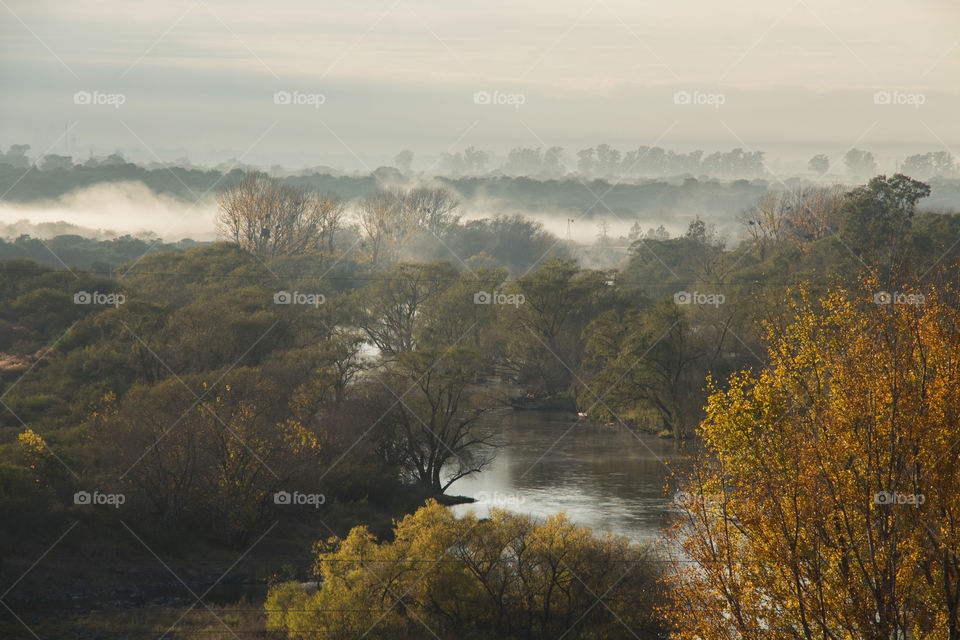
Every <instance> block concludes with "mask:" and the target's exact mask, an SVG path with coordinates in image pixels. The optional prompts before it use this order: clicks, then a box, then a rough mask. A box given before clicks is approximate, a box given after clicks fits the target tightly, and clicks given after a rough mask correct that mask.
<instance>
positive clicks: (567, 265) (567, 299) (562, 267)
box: [503, 259, 612, 397]
mask: <svg viewBox="0 0 960 640" xmlns="http://www.w3.org/2000/svg"><path fill="white" fill-rule="evenodd" d="M609 277H610V276H609V274H608V273H604V272H602V271H587V270H581V269H580V268H579V267H578V266H577V264H576V262H575V261H573V260H558V259H551V260H548V261H546V262H545V263H543V264H542V265H541V266H540V268H538V269H537V270H536V271H534V272H532V273H528V274H525V275H523V276H521V277H519V278H517V279H516V280H515V281H514V282H513V284H512V287H511V288H510V291H511V293H515V294H520V295H522V296H523V304H518V305H517V306H516V307H512V306H505V307H504V309H503V318H504V320H505V324H506V325H507V326H509V327H510V328H511V336H510V343H509V345H508V356H507V361H506V362H505V366H506V367H507V368H508V369H511V370H512V371H513V373H514V376H515V377H516V379H517V380H518V382H520V384H522V385H525V386H527V387H528V388H530V389H532V390H534V392H535V393H536V394H538V395H541V396H543V395H546V396H556V395H558V394H568V393H569V394H571V397H573V396H575V395H576V388H577V387H579V384H577V385H575V384H574V382H575V378H576V371H577V370H578V369H579V367H580V358H581V357H582V355H583V347H584V343H585V340H586V338H585V336H584V329H585V328H586V327H587V325H588V324H589V322H590V320H591V319H592V318H593V316H594V315H595V314H596V313H597V312H598V311H599V310H602V309H603V308H604V305H607V304H609V303H610V300H611V297H612V296H611V291H612V289H611V287H610V285H609V284H608V281H609Z"/></svg>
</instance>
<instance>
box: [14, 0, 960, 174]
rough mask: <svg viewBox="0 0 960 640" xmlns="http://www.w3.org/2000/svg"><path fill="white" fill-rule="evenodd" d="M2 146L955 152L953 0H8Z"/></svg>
mask: <svg viewBox="0 0 960 640" xmlns="http://www.w3.org/2000/svg"><path fill="white" fill-rule="evenodd" d="M0 79H2V82H0V148H4V149H5V148H6V147H7V146H9V145H10V144H14V143H27V144H30V145H31V147H32V149H31V152H30V153H31V155H42V154H43V153H60V154H68V155H73V156H74V157H76V158H85V157H87V156H88V155H90V154H91V153H93V154H95V155H104V154H107V153H110V152H113V151H115V150H120V151H122V152H123V153H124V154H125V155H126V156H127V157H128V158H131V159H135V160H138V161H151V160H162V161H171V160H174V159H176V158H180V157H188V158H190V160H192V161H193V162H195V163H203V164H216V163H219V162H223V161H227V160H229V159H236V160H239V161H242V162H244V163H249V164H255V165H263V166H269V165H273V164H282V165H285V166H288V167H301V166H316V165H329V166H333V167H337V168H341V169H357V170H366V169H372V168H375V167H377V166H379V165H382V164H388V163H390V162H391V158H392V157H393V156H394V155H395V154H396V153H397V152H398V151H399V150H400V149H404V148H408V149H411V150H413V151H414V152H415V154H416V156H415V162H414V167H415V168H416V169H420V170H428V169H430V168H431V166H435V162H436V160H437V158H438V157H439V155H440V154H441V153H443V152H453V151H460V150H462V149H463V148H465V147H467V146H471V145H473V146H475V147H478V148H481V149H485V150H488V151H490V152H492V153H493V155H494V157H495V158H496V157H498V156H502V155H503V154H505V153H506V152H507V151H508V150H509V149H510V148H512V147H518V146H523V147H542V148H546V147H549V146H554V145H556V146H561V147H564V148H565V149H566V150H567V158H568V160H567V161H568V162H571V163H572V162H573V161H574V159H575V153H576V150H578V149H580V148H584V147H588V146H594V145H597V144H601V143H608V144H610V145H612V146H614V147H617V148H620V149H623V150H628V149H632V148H636V147H638V146H642V145H651V146H652V145H659V146H662V147H664V148H670V149H675V150H678V151H687V150H692V149H704V150H706V151H713V150H728V149H731V148H734V147H740V148H743V149H746V150H764V151H766V152H767V157H768V164H769V168H770V169H771V170H772V171H780V170H783V171H786V170H793V169H795V168H797V167H800V166H802V165H803V164H805V161H806V159H807V158H809V157H810V156H811V155H813V154H815V153H826V154H828V155H829V156H831V157H832V158H835V159H839V158H840V157H841V156H842V154H843V153H844V152H845V151H846V150H847V149H849V148H851V147H854V146H856V147H859V148H865V149H870V150H873V151H874V152H875V153H876V154H877V155H878V157H879V159H880V168H881V169H885V168H886V167H887V166H889V167H891V168H892V167H893V166H895V163H896V162H897V161H898V160H902V159H903V157H904V156H905V155H908V154H910V153H915V152H919V151H939V150H948V151H950V152H951V153H954V154H955V155H956V152H957V151H960V118H958V117H957V114H958V113H960V3H957V2H956V1H955V0H950V1H947V0H918V1H917V2H912V3H906V2H902V1H898V2H892V1H888V0H874V1H871V2H869V3H866V2H853V1H851V0H787V1H780V0H735V1H731V2H716V1H715V0H673V1H671V2H648V1H647V0H624V1H621V0H586V1H568V0H554V1H551V2H517V1H513V2H501V1H496V0H494V1H485V2H474V3H468V2H465V1H463V0H461V1H459V2H451V1H450V0H447V1H445V2H439V1H437V2H434V1H417V0H386V1H367V0H353V1H351V2H331V1H325V2H317V1H315V0H314V1H305V0H274V1H273V2H269V3H263V2H257V3H253V2H246V1H242V0H241V1H238V0H231V1H229V2H228V1H226V0H224V1H220V0H185V1H180V0H170V1H164V2H147V1H141V0H127V1H119V0H85V1H82V2H74V3H68V2H63V1H60V2H53V1H50V0H0Z"/></svg>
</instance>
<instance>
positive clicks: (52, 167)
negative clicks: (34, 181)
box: [37, 153, 73, 171]
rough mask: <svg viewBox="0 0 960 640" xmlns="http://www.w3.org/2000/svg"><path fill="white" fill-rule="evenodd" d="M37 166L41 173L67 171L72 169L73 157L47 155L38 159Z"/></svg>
mask: <svg viewBox="0 0 960 640" xmlns="http://www.w3.org/2000/svg"><path fill="white" fill-rule="evenodd" d="M37 166H38V168H39V169H40V170H41V171H57V170H62V171H69V170H70V169H73V157H72V156H61V155H58V154H56V153H48V154H47V155H45V156H43V157H42V158H40V162H39V164H38V165H37Z"/></svg>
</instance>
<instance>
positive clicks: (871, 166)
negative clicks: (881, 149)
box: [843, 149, 877, 179]
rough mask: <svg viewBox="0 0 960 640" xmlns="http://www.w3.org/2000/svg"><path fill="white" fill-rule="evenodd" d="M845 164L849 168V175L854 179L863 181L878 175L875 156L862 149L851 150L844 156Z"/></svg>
mask: <svg viewBox="0 0 960 640" xmlns="http://www.w3.org/2000/svg"><path fill="white" fill-rule="evenodd" d="M843 163H844V164H845V165H846V166H847V173H848V174H850V176H852V177H853V178H856V179H862V178H866V177H868V176H872V175H874V174H876V173H877V161H876V160H874V158H873V154H872V153H870V152H869V151H863V150H861V149H850V150H849V151H847V153H846V155H845V156H843Z"/></svg>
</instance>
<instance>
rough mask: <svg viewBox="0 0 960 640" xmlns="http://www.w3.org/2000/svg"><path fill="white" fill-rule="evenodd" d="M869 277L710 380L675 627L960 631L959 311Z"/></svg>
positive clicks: (942, 297)
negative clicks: (763, 354)
mask: <svg viewBox="0 0 960 640" xmlns="http://www.w3.org/2000/svg"><path fill="white" fill-rule="evenodd" d="M877 289H878V287H877V286H876V285H875V284H874V283H872V282H867V283H864V284H862V285H861V287H860V288H859V289H858V290H856V291H844V290H835V291H833V292H832V293H830V294H829V295H827V296H826V297H825V298H824V299H822V300H815V299H812V298H811V297H810V296H807V295H803V296H801V301H800V302H798V303H797V304H796V305H795V307H794V309H793V311H794V318H795V320H794V321H793V322H791V323H789V324H788V326H786V327H785V328H770V332H771V335H770V338H771V347H770V353H769V368H768V369H766V370H763V371H762V372H759V373H748V372H745V373H741V374H737V375H735V376H734V377H733V378H732V379H731V380H730V381H729V386H728V387H726V388H725V389H724V390H718V389H717V388H714V389H713V393H712V395H711V397H710V399H709V402H708V406H707V416H706V419H705V421H704V422H703V424H702V425H701V433H702V436H703V438H704V440H705V447H704V451H703V452H702V454H701V455H700V457H699V459H698V460H697V464H696V466H695V468H694V470H693V471H691V472H689V473H688V474H687V476H686V479H685V485H684V486H683V490H684V492H685V493H684V495H685V496H686V498H687V499H685V500H684V501H683V507H684V508H683V509H682V510H681V514H680V517H679V518H678V521H677V529H676V534H677V536H676V539H677V542H678V545H679V547H680V549H682V552H681V553H680V554H679V556H678V561H677V562H676V563H675V564H674V565H673V567H672V570H671V571H670V574H669V575H670V582H671V586H672V588H673V591H674V602H673V605H672V608H671V612H672V617H673V620H674V622H675V623H676V625H677V629H678V630H677V637H679V638H697V639H699V640H710V639H714V638H725V639H726V638H756V639H758V640H759V639H761V638H762V639H763V640H771V639H774V640H776V639H779V638H784V639H787V638H789V639H793V638H804V639H813V638H816V639H827V640H830V639H841V638H843V639H860V638H869V639H876V640H880V639H883V640H890V639H892V638H897V639H900V638H903V639H906V638H910V639H917V640H919V639H921V638H931V639H933V638H936V639H939V638H943V639H947V638H950V639H953V638H958V637H960V632H958V628H960V627H958V603H960V561H958V555H957V552H958V545H960V528H958V525H960V468H958V465H957V457H958V452H960V429H958V424H960V423H958V420H960V313H958V309H957V306H956V296H955V294H948V293H947V292H944V291H940V292H939V293H938V292H937V291H936V290H935V289H933V288H932V287H927V288H926V289H924V290H922V291H921V290H913V291H906V290H904V291H902V292H885V291H878V290H877Z"/></svg>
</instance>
